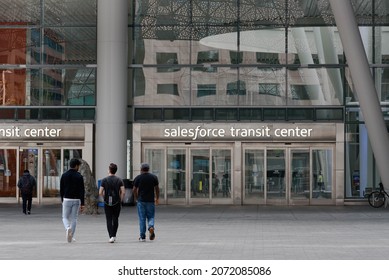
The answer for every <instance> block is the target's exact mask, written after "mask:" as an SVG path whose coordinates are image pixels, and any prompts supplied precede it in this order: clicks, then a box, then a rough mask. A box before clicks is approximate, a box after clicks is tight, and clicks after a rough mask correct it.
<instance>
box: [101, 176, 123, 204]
mask: <svg viewBox="0 0 389 280" xmlns="http://www.w3.org/2000/svg"><path fill="white" fill-rule="evenodd" d="M121 186H124V183H123V180H122V179H121V178H119V177H117V176H108V177H105V178H104V179H103V180H102V181H101V187H102V188H104V202H105V203H106V204H110V205H115V204H117V203H119V202H120V187H121ZM110 196H111V197H112V201H111V203H110V201H109V197H110Z"/></svg>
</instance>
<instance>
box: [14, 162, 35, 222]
mask: <svg viewBox="0 0 389 280" xmlns="http://www.w3.org/2000/svg"><path fill="white" fill-rule="evenodd" d="M18 188H19V189H20V194H21V196H22V200H23V213H24V214H25V215H27V214H28V215H30V214H31V204H32V194H33V192H34V189H35V188H36V180H35V178H34V177H33V176H32V175H31V174H30V171H29V170H27V169H26V170H24V171H23V175H22V176H21V177H20V178H19V181H18Z"/></svg>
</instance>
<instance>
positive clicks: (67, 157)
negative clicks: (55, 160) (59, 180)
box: [63, 149, 82, 172]
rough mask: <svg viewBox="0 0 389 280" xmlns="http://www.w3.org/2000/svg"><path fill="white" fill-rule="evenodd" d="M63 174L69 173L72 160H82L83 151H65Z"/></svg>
mask: <svg viewBox="0 0 389 280" xmlns="http://www.w3.org/2000/svg"><path fill="white" fill-rule="evenodd" d="M63 156H64V159H63V172H65V171H68V170H69V169H70V166H69V163H70V160H71V159H72V158H78V159H81V158H82V150H81V149H65V150H63Z"/></svg>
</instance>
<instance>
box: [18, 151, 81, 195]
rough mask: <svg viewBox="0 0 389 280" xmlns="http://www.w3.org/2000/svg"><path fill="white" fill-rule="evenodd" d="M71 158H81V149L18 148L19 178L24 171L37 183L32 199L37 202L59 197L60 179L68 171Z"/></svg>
mask: <svg viewBox="0 0 389 280" xmlns="http://www.w3.org/2000/svg"><path fill="white" fill-rule="evenodd" d="M72 158H82V149H73V148H72V149H65V148H50V149H45V148H37V147H20V148H19V177H20V176H21V175H22V174H23V171H24V170H29V172H30V174H31V175H32V176H34V177H35V179H36V181H37V189H36V190H35V191H34V195H33V197H35V198H37V199H38V201H39V202H41V201H42V200H45V199H49V198H56V199H57V198H58V197H59V196H60V193H59V191H60V178H61V175H62V173H63V172H65V171H66V170H68V169H69V166H68V165H69V161H70V159H72Z"/></svg>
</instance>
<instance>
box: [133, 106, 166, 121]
mask: <svg viewBox="0 0 389 280" xmlns="http://www.w3.org/2000/svg"><path fill="white" fill-rule="evenodd" d="M134 119H135V120H136V121H152V120H154V121H161V120H162V109H157V108H155V109H154V108H152V109H150V108H143V109H141V108H136V109H135V116H134Z"/></svg>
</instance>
